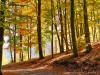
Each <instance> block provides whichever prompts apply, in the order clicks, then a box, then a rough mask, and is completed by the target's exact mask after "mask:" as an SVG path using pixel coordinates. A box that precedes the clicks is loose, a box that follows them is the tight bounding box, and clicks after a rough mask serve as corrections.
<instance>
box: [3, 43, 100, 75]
mask: <svg viewBox="0 0 100 75" xmlns="http://www.w3.org/2000/svg"><path fill="white" fill-rule="evenodd" d="M92 47H93V50H92V51H91V52H90V53H88V54H86V53H84V51H85V50H82V51H80V52H79V57H76V58H73V57H72V53H69V54H67V53H62V54H56V55H54V58H51V56H47V57H46V58H44V59H41V60H39V59H34V60H30V61H25V62H20V63H16V64H9V65H5V66H3V70H2V71H3V75H100V42H96V43H93V44H92Z"/></svg>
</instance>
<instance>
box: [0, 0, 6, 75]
mask: <svg viewBox="0 0 100 75" xmlns="http://www.w3.org/2000/svg"><path fill="white" fill-rule="evenodd" d="M4 7H5V0H1V11H0V75H2V54H3V53H2V52H3V48H2V47H3V36H4V28H3V26H4V21H5V17H4Z"/></svg>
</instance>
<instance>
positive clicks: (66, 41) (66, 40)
mask: <svg viewBox="0 0 100 75" xmlns="http://www.w3.org/2000/svg"><path fill="white" fill-rule="evenodd" d="M66 11H67V10H66V0H65V16H64V18H65V44H66V51H68V50H69V47H68V38H67V21H66Z"/></svg>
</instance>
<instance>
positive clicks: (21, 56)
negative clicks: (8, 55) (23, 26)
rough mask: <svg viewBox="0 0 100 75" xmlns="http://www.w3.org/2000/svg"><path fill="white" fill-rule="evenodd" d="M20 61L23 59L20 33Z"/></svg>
mask: <svg viewBox="0 0 100 75" xmlns="http://www.w3.org/2000/svg"><path fill="white" fill-rule="evenodd" d="M20 48H21V50H20V61H23V51H22V35H21V34H20Z"/></svg>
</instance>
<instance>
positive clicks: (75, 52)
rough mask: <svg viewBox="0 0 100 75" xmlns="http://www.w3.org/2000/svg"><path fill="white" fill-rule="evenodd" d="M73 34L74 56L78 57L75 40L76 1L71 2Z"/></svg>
mask: <svg viewBox="0 0 100 75" xmlns="http://www.w3.org/2000/svg"><path fill="white" fill-rule="evenodd" d="M71 33H72V46H73V55H74V56H75V57H76V56H78V53H77V45H76V38H75V27H74V0H71Z"/></svg>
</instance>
